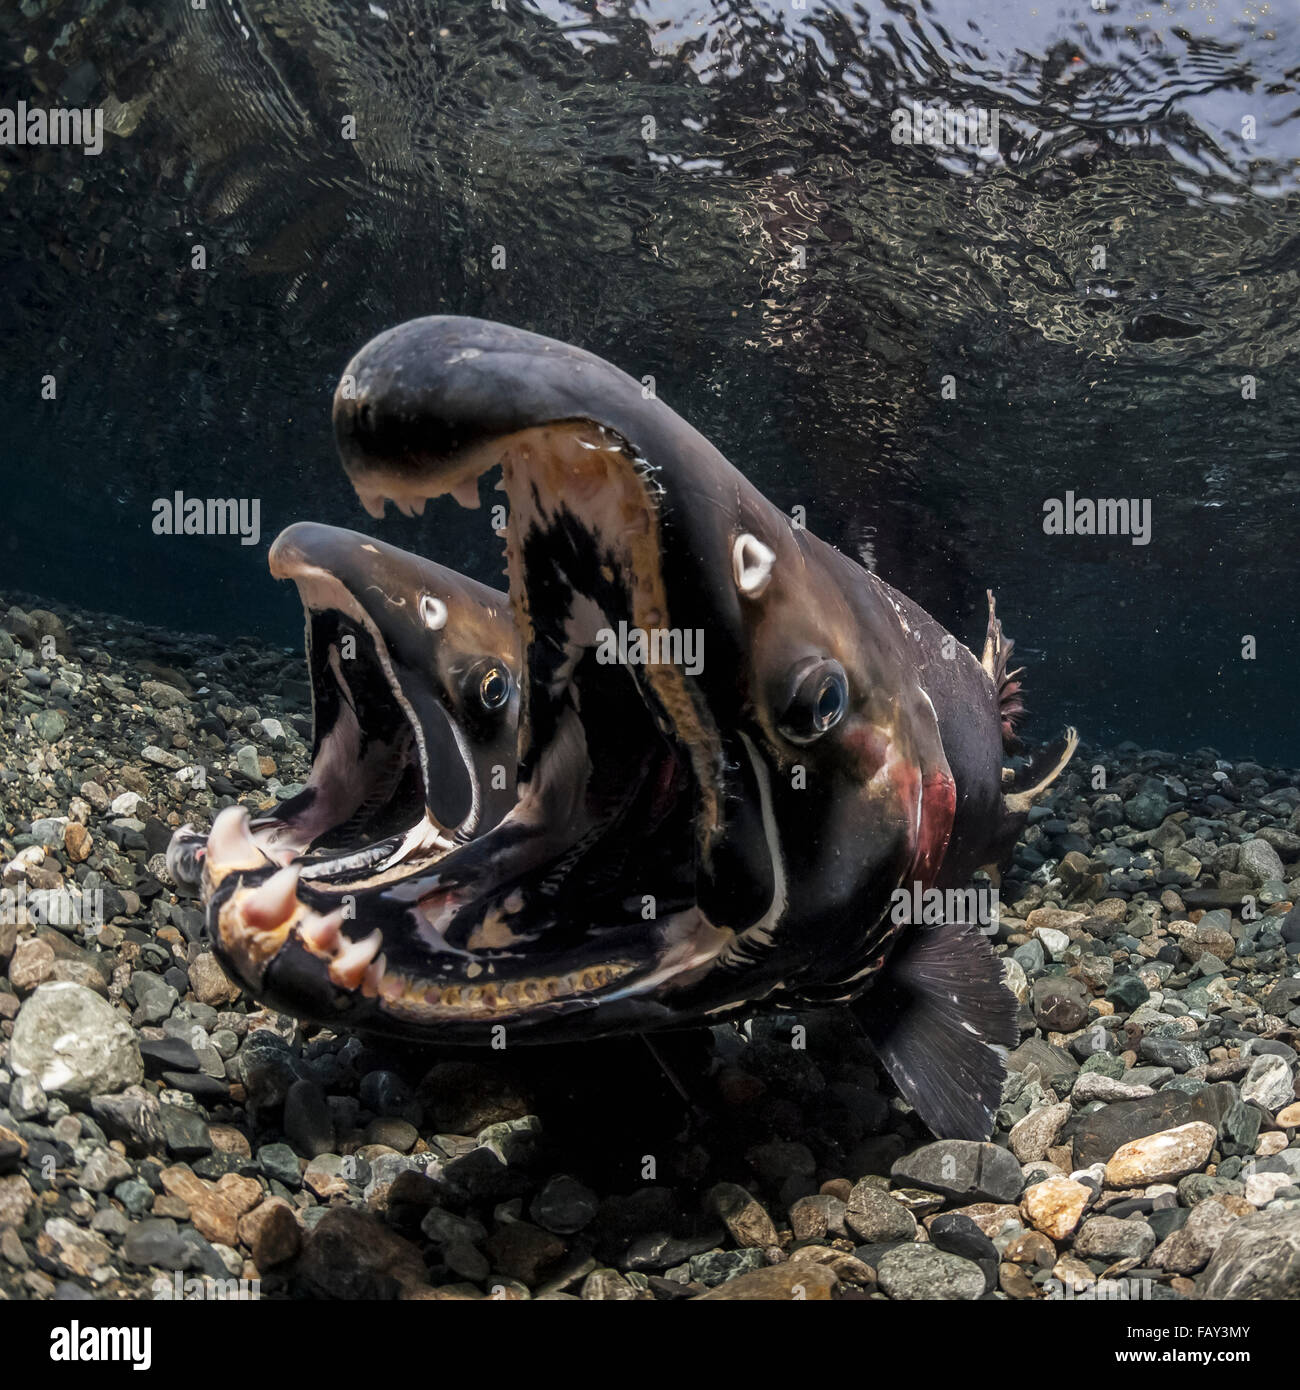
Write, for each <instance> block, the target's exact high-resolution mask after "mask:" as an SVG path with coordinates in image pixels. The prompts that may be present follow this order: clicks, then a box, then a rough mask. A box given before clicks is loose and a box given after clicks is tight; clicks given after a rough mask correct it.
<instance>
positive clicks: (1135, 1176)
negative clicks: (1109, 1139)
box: [1106, 1120, 1215, 1187]
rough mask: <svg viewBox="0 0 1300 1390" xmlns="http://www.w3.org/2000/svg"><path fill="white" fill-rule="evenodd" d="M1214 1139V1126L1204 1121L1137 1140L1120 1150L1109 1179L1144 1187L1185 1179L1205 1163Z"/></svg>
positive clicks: (1119, 1184)
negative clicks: (1184, 1177)
mask: <svg viewBox="0 0 1300 1390" xmlns="http://www.w3.org/2000/svg"><path fill="white" fill-rule="evenodd" d="M1214 1141H1215V1130H1214V1127H1213V1125H1207V1124H1205V1123H1204V1122H1203V1121H1200V1120H1194V1121H1193V1122H1192V1123H1191V1124H1186V1125H1179V1126H1178V1127H1177V1128H1176V1129H1167V1130H1162V1131H1161V1132H1160V1133H1158V1134H1150V1135H1147V1136H1146V1137H1145V1138H1142V1139H1135V1140H1133V1141H1132V1142H1131V1143H1129V1144H1123V1145H1121V1146H1120V1148H1118V1149H1116V1151H1115V1153H1114V1155H1113V1156H1112V1157H1111V1159H1110V1161H1109V1162H1108V1163H1107V1164H1106V1182H1107V1183H1108V1185H1109V1186H1111V1187H1142V1186H1145V1185H1146V1184H1147V1183H1153V1182H1166V1181H1168V1180H1169V1179H1171V1178H1181V1177H1183V1176H1184V1175H1185V1174H1187V1173H1192V1172H1195V1171H1196V1170H1197V1169H1198V1168H1201V1167H1203V1166H1204V1165H1205V1163H1206V1161H1207V1160H1208V1159H1209V1157H1210V1154H1211V1152H1212V1151H1213V1149H1214Z"/></svg>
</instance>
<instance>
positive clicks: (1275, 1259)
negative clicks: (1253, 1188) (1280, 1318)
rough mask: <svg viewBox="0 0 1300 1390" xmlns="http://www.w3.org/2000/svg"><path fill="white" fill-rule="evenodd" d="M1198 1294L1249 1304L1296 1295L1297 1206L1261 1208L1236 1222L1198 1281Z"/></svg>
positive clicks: (1299, 1287) (1299, 1294)
mask: <svg viewBox="0 0 1300 1390" xmlns="http://www.w3.org/2000/svg"><path fill="white" fill-rule="evenodd" d="M1189 1219H1190V1218H1189ZM1197 1294H1198V1295H1199V1296H1200V1297H1201V1298H1214V1299H1220V1298H1222V1299H1243V1300H1250V1301H1252V1302H1262V1301H1265V1300H1267V1301H1269V1302H1294V1301H1295V1300H1296V1299H1300V1208H1294V1209H1292V1210H1290V1211H1261V1212H1258V1213H1256V1214H1255V1215H1254V1216H1246V1217H1243V1218H1242V1219H1241V1220H1240V1221H1237V1222H1234V1223H1233V1226H1232V1228H1231V1229H1230V1230H1229V1231H1228V1233H1227V1235H1226V1236H1224V1238H1223V1240H1222V1241H1221V1242H1220V1244H1219V1248H1218V1249H1217V1250H1216V1251H1215V1252H1214V1255H1213V1256H1212V1258H1211V1259H1210V1263H1209V1265H1208V1266H1207V1267H1206V1270H1205V1273H1204V1274H1203V1275H1202V1276H1201V1278H1200V1279H1198V1280H1197Z"/></svg>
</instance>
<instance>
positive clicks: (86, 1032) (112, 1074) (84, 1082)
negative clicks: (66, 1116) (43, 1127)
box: [9, 981, 144, 1100]
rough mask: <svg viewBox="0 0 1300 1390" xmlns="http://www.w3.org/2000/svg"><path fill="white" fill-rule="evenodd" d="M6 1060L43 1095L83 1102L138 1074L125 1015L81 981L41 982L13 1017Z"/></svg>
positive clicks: (137, 1053)
mask: <svg viewBox="0 0 1300 1390" xmlns="http://www.w3.org/2000/svg"><path fill="white" fill-rule="evenodd" d="M9 1063H10V1066H11V1067H12V1068H13V1070H14V1071H15V1072H16V1073H17V1074H18V1075H20V1076H26V1075H33V1076H35V1077H36V1078H37V1079H38V1080H39V1081H40V1083H41V1086H42V1087H43V1088H44V1090H45V1091H46V1093H47V1094H49V1095H61V1096H66V1097H68V1098H75V1099H79V1100H88V1099H89V1098H90V1097H91V1096H92V1095H96V1094H99V1093H109V1094H111V1093H113V1092H115V1091H120V1090H122V1089H123V1088H124V1087H126V1086H131V1085H134V1084H135V1083H137V1082H139V1081H141V1080H142V1079H143V1078H144V1065H143V1063H142V1062H141V1060H140V1049H139V1047H138V1046H137V1045H136V1040H135V1034H134V1033H133V1032H132V1030H131V1025H130V1023H129V1022H128V1021H127V1019H126V1017H125V1016H124V1015H123V1014H122V1013H121V1012H120V1011H119V1010H117V1009H115V1008H114V1007H113V1006H112V1005H111V1004H110V1003H108V1002H107V1001H106V1000H104V999H101V998H100V997H99V995H98V994H96V993H95V992H94V991H93V990H89V989H87V988H86V987H85V986H84V985H74V984H67V983H64V982H61V981H60V982H56V983H53V984H47V985H41V986H40V987H39V988H38V989H37V990H36V991H35V993H33V994H32V995H31V997H30V998H29V999H28V1000H27V1001H26V1003H24V1004H23V1006H22V1008H21V1009H20V1010H19V1012H18V1017H17V1019H16V1020H15V1021H14V1035H13V1039H12V1041H11V1042H10V1046H9Z"/></svg>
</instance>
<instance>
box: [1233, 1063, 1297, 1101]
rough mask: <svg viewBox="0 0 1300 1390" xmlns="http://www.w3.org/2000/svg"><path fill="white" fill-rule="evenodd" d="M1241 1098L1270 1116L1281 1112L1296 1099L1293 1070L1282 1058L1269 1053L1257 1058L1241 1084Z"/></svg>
mask: <svg viewBox="0 0 1300 1390" xmlns="http://www.w3.org/2000/svg"><path fill="white" fill-rule="evenodd" d="M1241 1098H1242V1100H1245V1101H1251V1102H1253V1103H1254V1104H1255V1105H1258V1106H1259V1107H1260V1108H1261V1109H1263V1110H1267V1111H1268V1112H1269V1113H1270V1114H1272V1113H1273V1112H1274V1111H1277V1110H1281V1109H1282V1107H1283V1106H1284V1105H1289V1104H1290V1103H1291V1101H1292V1100H1294V1099H1295V1082H1294V1080H1293V1079H1292V1076H1291V1068H1290V1067H1288V1066H1287V1064H1286V1062H1284V1061H1283V1060H1282V1058H1281V1057H1274V1056H1271V1055H1269V1054H1267V1053H1265V1054H1264V1055H1263V1056H1260V1057H1256V1058H1255V1059H1254V1061H1253V1062H1251V1064H1250V1070H1249V1071H1248V1072H1247V1073H1246V1076H1245V1079H1244V1080H1243V1081H1242V1083H1241Z"/></svg>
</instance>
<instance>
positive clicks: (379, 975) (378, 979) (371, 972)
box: [361, 955, 388, 999]
mask: <svg viewBox="0 0 1300 1390" xmlns="http://www.w3.org/2000/svg"><path fill="white" fill-rule="evenodd" d="M387 968H388V961H387V959H386V958H385V957H384V956H382V955H381V956H378V957H376V959H375V960H373V961H372V962H371V963H370V964H369V965H368V966H367V967H366V973H365V974H364V975H363V976H362V977H361V993H362V994H364V995H365V996H366V998H367V999H373V998H374V997H375V995H376V994H378V993H379V986H380V985H381V984H382V983H383V979H384V971H385V970H386V969H387Z"/></svg>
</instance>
